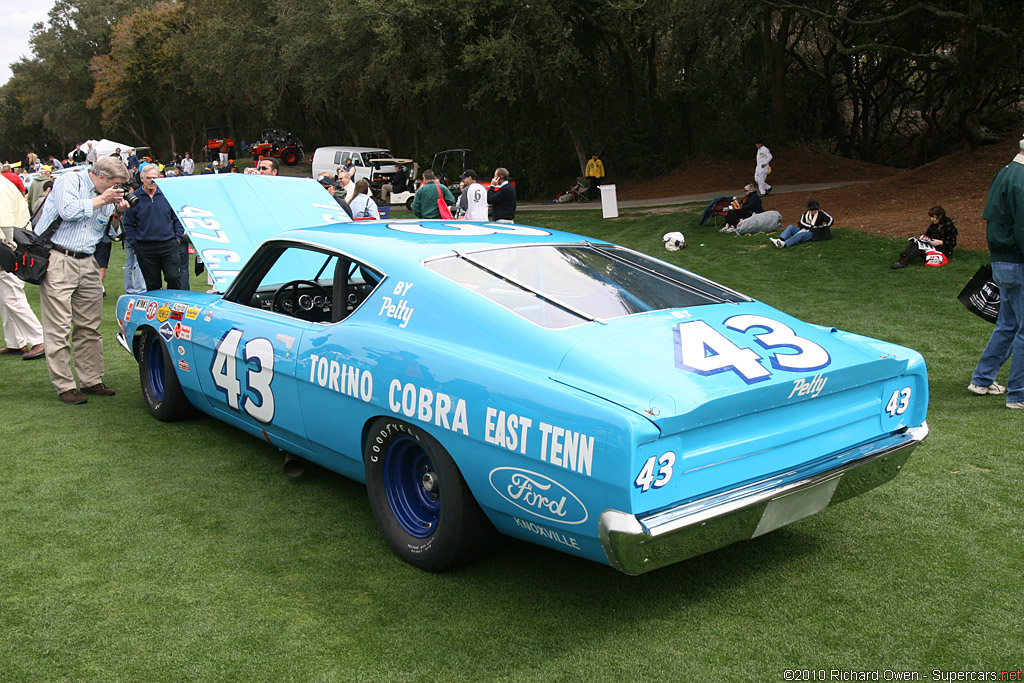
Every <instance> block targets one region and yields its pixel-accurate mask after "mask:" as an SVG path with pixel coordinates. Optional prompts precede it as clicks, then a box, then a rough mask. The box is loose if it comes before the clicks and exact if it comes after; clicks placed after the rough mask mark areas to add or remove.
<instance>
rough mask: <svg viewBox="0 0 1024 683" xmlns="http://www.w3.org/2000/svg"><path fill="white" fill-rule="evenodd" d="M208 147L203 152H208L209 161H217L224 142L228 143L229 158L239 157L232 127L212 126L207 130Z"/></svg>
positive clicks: (207, 158)
mask: <svg viewBox="0 0 1024 683" xmlns="http://www.w3.org/2000/svg"><path fill="white" fill-rule="evenodd" d="M205 137H206V146H205V147H204V148H203V150H204V151H205V152H206V154H205V156H206V160H207V161H216V160H217V155H218V154H219V153H220V148H221V147H222V146H223V144H224V141H225V140H227V141H228V147H229V149H230V151H228V156H229V157H231V158H232V159H237V158H238V156H237V154H236V153H235V152H236V148H235V138H234V136H233V135H232V134H231V126H211V127H209V128H207V129H206V136H205Z"/></svg>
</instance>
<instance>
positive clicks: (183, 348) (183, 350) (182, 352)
mask: <svg viewBox="0 0 1024 683" xmlns="http://www.w3.org/2000/svg"><path fill="white" fill-rule="evenodd" d="M178 355H179V356H184V355H185V347H184V346H182V345H181V344H178Z"/></svg>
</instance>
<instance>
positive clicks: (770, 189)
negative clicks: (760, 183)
mask: <svg viewBox="0 0 1024 683" xmlns="http://www.w3.org/2000/svg"><path fill="white" fill-rule="evenodd" d="M774 189H775V188H774V187H769V188H768V189H767V190H766V191H765V193H764V194H763V195H761V196H762V197H767V196H768V195H770V194H771V193H772V190H774Z"/></svg>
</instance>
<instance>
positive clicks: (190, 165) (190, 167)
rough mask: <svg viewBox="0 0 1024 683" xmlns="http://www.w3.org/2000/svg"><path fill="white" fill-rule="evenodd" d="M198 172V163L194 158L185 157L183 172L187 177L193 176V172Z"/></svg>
mask: <svg viewBox="0 0 1024 683" xmlns="http://www.w3.org/2000/svg"><path fill="white" fill-rule="evenodd" d="M194 170H196V162H195V161H193V160H192V157H185V158H184V159H182V160H181V172H182V173H184V174H185V175H192V171H194Z"/></svg>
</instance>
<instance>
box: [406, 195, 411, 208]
mask: <svg viewBox="0 0 1024 683" xmlns="http://www.w3.org/2000/svg"><path fill="white" fill-rule="evenodd" d="M405 208H406V209H408V210H409V211H412V197H409V198H408V199H406V200H405Z"/></svg>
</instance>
